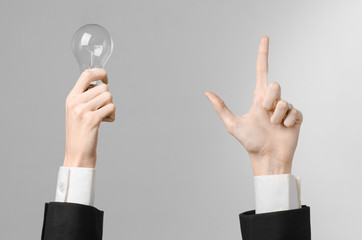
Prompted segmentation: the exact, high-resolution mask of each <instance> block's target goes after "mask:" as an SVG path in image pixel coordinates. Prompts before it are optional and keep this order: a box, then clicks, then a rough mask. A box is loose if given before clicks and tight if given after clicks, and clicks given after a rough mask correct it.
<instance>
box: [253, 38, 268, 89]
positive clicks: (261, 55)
mask: <svg viewBox="0 0 362 240" xmlns="http://www.w3.org/2000/svg"><path fill="white" fill-rule="evenodd" d="M268 52H269V38H268V37H263V38H262V39H261V40H260V44H259V49H258V57H257V60H256V89H261V90H265V89H266V88H267V85H268Z"/></svg>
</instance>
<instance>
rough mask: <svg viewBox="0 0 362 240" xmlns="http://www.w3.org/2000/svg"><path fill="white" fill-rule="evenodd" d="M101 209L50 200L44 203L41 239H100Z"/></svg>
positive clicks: (101, 229)
mask: <svg viewBox="0 0 362 240" xmlns="http://www.w3.org/2000/svg"><path fill="white" fill-rule="evenodd" d="M102 231H103V211H100V210H98V209H96V208H95V207H91V206H87V205H81V204H75V203H60V202H51V203H46V204H45V211H44V223H43V231H42V238H41V239H42V240H101V239H102Z"/></svg>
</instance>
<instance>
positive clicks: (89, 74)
mask: <svg viewBox="0 0 362 240" xmlns="http://www.w3.org/2000/svg"><path fill="white" fill-rule="evenodd" d="M81 75H82V77H84V78H86V79H88V78H90V77H92V75H93V73H92V69H87V70H85V71H83V72H82V74H81Z"/></svg>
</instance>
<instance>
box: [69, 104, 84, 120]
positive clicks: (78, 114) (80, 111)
mask: <svg viewBox="0 0 362 240" xmlns="http://www.w3.org/2000/svg"><path fill="white" fill-rule="evenodd" d="M72 113H73V115H74V116H75V117H76V118H83V117H84V115H85V114H84V113H85V107H84V106H78V107H76V108H74V109H73V110H72Z"/></svg>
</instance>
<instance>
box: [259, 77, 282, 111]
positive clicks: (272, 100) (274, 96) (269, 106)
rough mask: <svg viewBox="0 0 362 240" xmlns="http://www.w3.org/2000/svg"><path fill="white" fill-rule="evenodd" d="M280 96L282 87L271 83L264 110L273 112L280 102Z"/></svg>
mask: <svg viewBox="0 0 362 240" xmlns="http://www.w3.org/2000/svg"><path fill="white" fill-rule="evenodd" d="M280 96H281V88H280V85H279V84H278V83H276V82H272V83H270V84H269V86H268V90H267V91H266V95H265V98H264V102H263V105H264V108H265V109H266V110H273V109H274V107H275V105H276V103H277V102H278V101H279V100H280Z"/></svg>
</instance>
